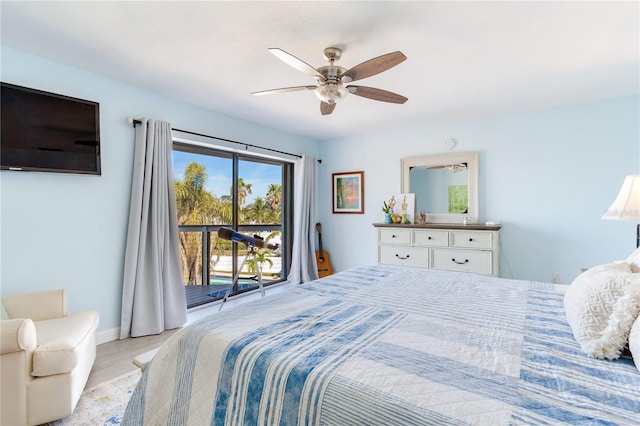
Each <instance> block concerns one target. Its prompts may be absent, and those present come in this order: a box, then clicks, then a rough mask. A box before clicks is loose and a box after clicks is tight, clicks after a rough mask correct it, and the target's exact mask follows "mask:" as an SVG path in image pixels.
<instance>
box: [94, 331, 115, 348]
mask: <svg viewBox="0 0 640 426" xmlns="http://www.w3.org/2000/svg"><path fill="white" fill-rule="evenodd" d="M119 338H120V327H116V328H112V329H110V330H102V331H98V332H97V333H96V345H101V344H103V343H107V342H112V341H114V340H118V339H119Z"/></svg>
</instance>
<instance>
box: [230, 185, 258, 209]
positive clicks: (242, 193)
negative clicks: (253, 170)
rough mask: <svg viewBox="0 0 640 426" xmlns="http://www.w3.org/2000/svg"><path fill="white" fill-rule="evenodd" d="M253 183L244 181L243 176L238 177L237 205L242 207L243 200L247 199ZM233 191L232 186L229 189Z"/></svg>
mask: <svg viewBox="0 0 640 426" xmlns="http://www.w3.org/2000/svg"><path fill="white" fill-rule="evenodd" d="M252 187H253V184H251V183H246V182H245V181H244V178H238V207H240V208H242V206H244V202H245V201H246V200H247V195H249V194H251V193H252ZM229 192H230V193H233V187H232V188H231V189H230V190H229Z"/></svg>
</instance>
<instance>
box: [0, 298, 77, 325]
mask: <svg viewBox="0 0 640 426" xmlns="http://www.w3.org/2000/svg"><path fill="white" fill-rule="evenodd" d="M2 304H3V305H4V309H5V310H6V311H7V315H9V318H31V319H32V320H34V321H42V320H47V319H54V318H62V317H64V316H66V315H67V299H66V297H65V293H64V290H50V291H41V292H38V293H28V294H17V295H14V296H3V297H2Z"/></svg>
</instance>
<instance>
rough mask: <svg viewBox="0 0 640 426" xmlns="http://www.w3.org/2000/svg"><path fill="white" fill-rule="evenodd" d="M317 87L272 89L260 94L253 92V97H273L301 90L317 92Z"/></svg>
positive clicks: (262, 91)
mask: <svg viewBox="0 0 640 426" xmlns="http://www.w3.org/2000/svg"><path fill="white" fill-rule="evenodd" d="M316 87H317V86H293V87H283V88H281V89H270V90H261V91H260V92H252V93H251V94H252V95H256V96H262V95H273V94H274V93H287V92H297V91H299V90H315V89H316Z"/></svg>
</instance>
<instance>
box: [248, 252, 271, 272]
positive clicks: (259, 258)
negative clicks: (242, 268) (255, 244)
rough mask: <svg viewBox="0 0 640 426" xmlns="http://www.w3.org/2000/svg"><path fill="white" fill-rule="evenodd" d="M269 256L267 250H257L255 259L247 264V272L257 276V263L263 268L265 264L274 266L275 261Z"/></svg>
mask: <svg viewBox="0 0 640 426" xmlns="http://www.w3.org/2000/svg"><path fill="white" fill-rule="evenodd" d="M269 256H270V255H269V252H268V251H267V250H256V251H255V252H254V258H250V259H247V263H245V265H246V266H247V270H248V271H249V272H250V273H252V274H255V273H256V271H257V269H256V262H257V263H258V264H259V265H260V267H261V268H262V264H263V263H268V264H269V266H273V261H272V260H271V259H269Z"/></svg>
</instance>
